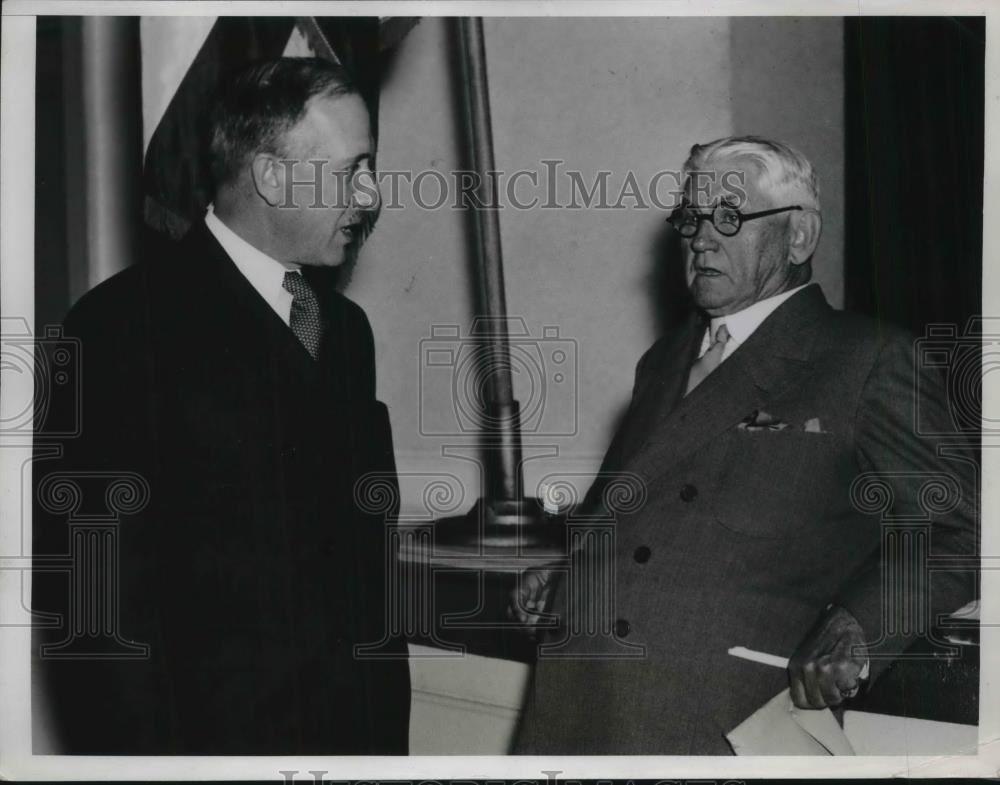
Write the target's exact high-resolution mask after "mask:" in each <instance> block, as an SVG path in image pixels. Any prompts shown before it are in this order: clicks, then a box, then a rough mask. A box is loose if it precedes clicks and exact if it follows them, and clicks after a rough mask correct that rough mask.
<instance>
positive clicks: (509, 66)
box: [347, 18, 844, 514]
mask: <svg viewBox="0 0 1000 785" xmlns="http://www.w3.org/2000/svg"><path fill="white" fill-rule="evenodd" d="M454 35H455V26H454V22H453V21H452V20H448V19H440V18H424V19H423V20H421V22H420V23H419V24H418V25H417V26H416V27H415V28H414V29H413V31H412V32H411V33H410V34H409V36H408V37H407V39H406V40H405V41H404V42H403V44H402V46H401V48H400V50H399V53H398V57H397V61H396V63H395V66H394V68H393V71H392V73H391V75H390V77H389V79H388V80H387V82H386V85H385V87H384V89H383V93H382V97H381V108H380V113H381V117H380V140H379V148H380V149H379V160H378V165H379V167H380V169H382V170H406V169H409V170H414V171H419V170H422V169H435V170H438V171H441V172H448V171H450V170H453V169H455V168H461V167H462V166H463V165H465V159H464V153H463V152H462V151H463V150H464V149H465V140H464V137H463V135H462V127H461V125H460V122H459V120H458V118H457V114H456V112H457V111H458V108H457V107H456V105H455V99H454V96H455V93H456V91H457V89H458V87H459V83H458V82H457V81H456V76H455V74H456V70H457V63H456V61H455V60H454V54H453V52H454V49H455V39H454ZM485 39H486V50H487V61H488V74H489V80H490V99H491V103H492V110H493V131H494V139H495V151H496V163H497V168H498V169H499V170H501V171H504V172H507V173H510V172H512V171H514V170H517V169H527V170H536V171H538V172H540V173H543V172H544V166H543V164H542V163H541V161H542V160H543V159H560V160H562V161H564V162H565V163H564V164H563V165H562V168H563V169H564V170H568V169H576V170H579V171H580V172H582V173H583V176H584V179H585V181H586V182H589V181H590V178H592V177H593V176H594V173H595V172H596V171H597V170H599V169H605V170H609V171H610V172H611V175H610V176H609V179H608V185H609V189H608V190H609V194H610V201H612V202H614V201H615V197H616V196H617V194H618V191H619V189H620V187H621V186H622V185H623V183H624V181H625V178H626V176H627V173H628V172H629V171H632V172H634V173H635V175H636V178H637V181H638V182H639V183H640V184H641V185H642V186H643V187H645V185H646V184H647V182H648V179H649V178H650V177H651V176H652V175H653V174H654V173H655V172H657V171H660V170H663V169H677V168H679V167H680V165H681V164H682V163H683V161H684V159H685V157H686V155H687V152H688V151H689V149H690V147H691V145H692V144H693V143H695V142H705V141H709V140H711V139H715V138H717V137H720V136H725V135H728V134H731V133H734V132H739V133H751V132H752V133H761V134H765V135H774V136H776V137H777V138H780V139H783V140H785V141H788V142H790V143H791V144H793V145H795V146H797V147H799V148H800V149H802V150H803V152H805V153H806V155H808V156H809V157H810V158H811V159H812V160H813V162H814V164H815V165H816V167H817V169H818V170H819V171H820V175H821V179H822V183H823V202H824V219H825V228H824V235H823V239H822V241H821V246H820V251H819V253H818V254H817V262H818V264H817V270H816V277H817V279H818V280H820V282H821V283H822V284H823V286H824V289H825V290H826V291H827V296H828V297H829V298H830V299H831V301H832V302H833V303H834V304H835V305H839V304H840V302H841V301H842V290H843V286H842V258H841V257H842V247H843V220H842V215H843V166H844V164H843V138H842V136H843V54H842V49H843V23H842V21H841V20H840V19H829V18H827V19H823V18H820V19H806V20H801V19H768V18H764V19H760V18H743V19H740V18H733V19H728V18H682V19H663V18H660V19H649V18H643V19H632V18H621V19H617V18H609V19H571V18H563V19H528V18H487V19H486V20H485ZM560 182H561V183H562V187H564V186H565V185H566V181H565V180H562V181H560ZM425 193H426V194H428V195H429V196H428V197H427V198H429V199H433V197H434V195H435V194H436V189H435V188H434V187H431V186H428V188H427V190H426V191H425ZM535 193H537V192H535V191H534V190H533V189H530V188H528V189H526V191H524V192H521V191H519V194H518V195H519V197H520V198H528V197H529V196H530V195H532V194H535ZM557 199H558V200H559V201H560V202H563V203H565V202H566V201H567V200H568V191H566V189H565V187H564V189H563V191H562V192H561V193H557ZM401 202H402V204H403V205H404V208H405V209H399V210H389V209H387V210H384V211H383V214H382V216H381V218H380V220H379V224H378V227H377V230H376V231H375V233H374V234H373V235H372V238H371V239H370V240H369V243H368V245H367V246H366V248H365V249H364V251H363V253H362V257H361V260H360V264H359V266H358V268H357V270H356V272H355V276H354V280H353V282H352V283H351V285H350V286H349V288H348V291H347V294H348V295H349V296H350V297H352V298H353V299H355V300H357V301H358V302H359V303H360V304H361V305H362V306H364V307H365V309H366V310H367V312H368V314H369V317H370V318H371V321H372V324H373V328H374V331H375V337H376V350H377V353H378V375H379V378H378V386H379V394H380V397H381V398H382V400H384V401H385V402H386V403H387V404H388V405H389V408H390V413H391V417H392V426H393V435H394V439H395V447H396V455H397V461H398V465H399V469H400V471H401V473H403V475H404V476H403V478H402V484H403V500H404V510H408V511H410V512H420V511H422V510H423V511H425V512H428V513H430V514H433V513H435V512H440V511H441V510H440V509H438V510H426V509H425V505H424V502H423V491H424V489H426V487H427V484H428V483H429V482H430V481H431V477H430V475H434V474H438V473H444V474H448V475H452V476H451V477H449V478H447V482H448V483H449V485H450V486H451V487H452V488H453V493H452V495H451V496H450V497H449V503H448V505H447V509H448V510H454V511H461V510H464V509H466V508H467V507H468V506H469V505H471V503H472V502H473V501H474V500H475V498H476V496H477V495H478V494H479V480H478V477H479V475H478V470H477V465H476V463H475V462H474V459H475V458H476V456H477V452H476V449H475V446H474V445H475V439H474V436H473V435H466V436H465V437H461V438H450V439H449V438H443V437H429V436H422V435H421V433H420V406H421V387H423V395H424V400H423V405H424V414H425V415H428V413H429V414H430V415H431V416H430V417H428V418H427V419H428V420H434V421H436V422H443V421H444V420H445V419H447V418H448V417H449V412H450V411H451V408H452V407H453V400H452V396H451V395H450V394H448V391H447V389H446V387H441V386H440V378H441V377H440V375H439V376H437V377H435V378H436V379H437V383H436V384H430V383H429V382H428V379H427V377H426V376H425V378H424V379H423V380H421V367H420V364H421V341H422V339H426V338H428V337H430V335H431V328H432V325H435V324H437V325H455V326H458V327H459V328H460V329H461V331H462V334H463V335H464V334H466V333H467V331H468V329H469V327H470V323H471V319H472V314H473V310H474V305H473V297H474V279H473V278H471V270H472V267H471V265H472V264H473V261H474V260H473V258H472V246H471V245H470V243H469V235H468V227H469V222H468V221H469V218H468V216H467V215H466V213H465V212H463V211H461V210H455V209H448V208H442V209H437V210H425V209H422V208H420V207H419V206H416V205H414V204H413V203H412V201H411V200H410V199H409V197H408V196H407V193H406V192H405V189H404V190H403V192H402V194H401ZM625 204H627V205H632V204H634V200H625ZM664 218H665V213H664V211H662V210H658V209H652V208H651V209H640V208H637V207H635V206H631V207H626V209H597V208H591V209H533V210H516V209H509V207H508V209H503V210H501V213H500V223H501V233H502V239H503V251H504V268H505V273H506V284H507V303H508V310H509V313H510V315H511V316H521V317H523V318H524V320H525V323H526V325H527V328H528V330H529V332H530V334H531V335H532V336H539V335H541V334H542V331H543V328H545V327H554V328H557V329H558V335H559V340H561V341H567V340H568V341H570V342H572V343H568V344H566V345H567V346H569V347H574V346H575V351H576V357H577V371H578V383H577V385H576V388H575V390H576V391H575V394H574V393H573V390H572V385H568V384H566V383H563V384H555V383H554V373H555V369H554V368H553V367H551V363H549V364H548V366H547V367H546V374H545V375H546V382H545V384H546V387H545V390H544V394H545V401H544V403H545V405H546V406H547V407H548V408H547V409H546V410H545V416H546V417H548V416H551V417H554V418H555V420H554V421H555V422H556V424H557V425H558V426H559V428H560V429H561V430H571V428H572V425H573V419H574V418H573V412H576V417H575V421H576V425H577V429H576V432H575V433H573V434H571V435H564V436H560V437H558V438H544V437H542V436H539V435H538V434H532V433H526V434H525V457H526V458H530V456H531V455H533V454H535V453H537V452H541V451H543V448H548V451H549V452H552V451H558V455H557V456H555V457H549V458H539V459H535V460H529V461H528V463H527V464H526V472H525V473H526V489H527V492H528V493H533V492H534V491H535V490H536V486H537V483H538V481H539V480H540V479H541V478H542V477H544V476H547V475H550V474H551V473H553V472H554V473H556V474H559V475H564V474H568V475H575V476H574V477H573V478H570V479H571V481H572V482H573V483H574V484H575V485H576V486H577V487H578V488H579V489H581V490H583V489H585V488H586V486H587V484H588V483H589V480H590V479H591V477H592V475H593V473H594V472H595V471H596V469H597V467H598V465H599V462H600V458H601V456H602V455H603V452H604V450H605V449H606V447H607V445H608V443H609V441H610V439H611V436H612V434H613V432H614V428H615V425H616V423H617V420H618V417H619V416H620V415H621V414H622V412H623V410H624V407H625V406H626V405H627V402H628V398H629V395H630V392H631V387H632V381H633V374H634V368H635V363H636V362H637V360H638V359H639V357H640V356H641V355H642V353H643V351H644V350H645V349H646V348H647V347H648V346H649V345H650V344H651V343H652V342H653V341H654V340H655V338H656V337H657V334H658V333H659V332H660V331H661V329H662V325H661V320H660V317H661V316H662V314H660V313H659V310H660V309H659V303H661V302H662V301H664V300H665V299H669V297H668V295H669V292H663V291H662V289H658V288H657V287H658V286H661V285H662V283H661V279H660V275H659V274H660V267H661V266H662V264H663V259H662V256H663V254H662V251H661V250H659V246H658V244H657V241H658V238H660V237H661V236H662V233H663V221H664ZM452 343H457V341H453V342H452ZM518 345H519V346H520V347H521V348H519V349H518V350H517V352H519V354H516V355H515V358H514V366H515V367H514V370H515V393H516V394H517V397H518V398H519V400H520V402H521V405H522V407H523V408H525V407H526V408H529V409H532V410H533V411H536V412H537V409H534V408H533V407H534V406H535V404H537V403H538V401H539V398H540V394H541V382H540V381H539V379H537V378H533V377H532V374H530V373H528V371H527V362H520V361H519V357H526V356H527V354H525V352H529V351H532V347H531V346H529V345H527V344H526V343H524V342H522V343H520V344H518ZM553 345H554V344H552V343H548V344H546V343H545V342H544V341H542V342H540V343H539V352H536V353H535V355H534V356H536V357H537V356H539V353H540V356H542V357H543V358H544V361H545V362H548V360H549V359H551V357H552V354H551V351H552V347H553ZM424 370H425V373H429V372H430V371H431V370H432V371H433V372H434V373H437V374H440V373H441V372H442V369H441V368H434V369H426V368H425V369H424ZM444 372H445V373H447V369H445V371H444ZM529 381H533V382H534V385H532V384H530V383H529ZM462 386H463V385H461V384H460V385H459V387H460V388H462ZM428 399H430V400H428ZM450 416H451V418H452V419H454V415H450ZM536 420H537V417H536ZM546 422H549V420H545V419H544V418H543V420H542V423H543V425H544V424H545V423H546ZM446 444H465V445H468V447H467V448H465V452H466V453H467V455H468V457H469V458H471V459H473V462H470V461H465V460H460V459H456V458H444V457H442V455H441V449H442V446H443V445H446ZM410 473H412V474H414V475H419V476H407V475H408V474H410Z"/></svg>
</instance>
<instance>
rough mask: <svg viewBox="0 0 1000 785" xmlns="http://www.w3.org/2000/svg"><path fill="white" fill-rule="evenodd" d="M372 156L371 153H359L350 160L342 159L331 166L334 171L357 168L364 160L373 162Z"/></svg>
mask: <svg viewBox="0 0 1000 785" xmlns="http://www.w3.org/2000/svg"><path fill="white" fill-rule="evenodd" d="M374 157H375V156H374V155H373V154H372V153H359V154H358V155H355V156H354V157H352V158H342V159H341V160H339V161H336V162H335V163H334V164H333V168H334V169H351V168H353V167H355V166H357V165H358V164H359V163H361V162H362V161H364V160H365V159H367V160H369V161H371V160H374Z"/></svg>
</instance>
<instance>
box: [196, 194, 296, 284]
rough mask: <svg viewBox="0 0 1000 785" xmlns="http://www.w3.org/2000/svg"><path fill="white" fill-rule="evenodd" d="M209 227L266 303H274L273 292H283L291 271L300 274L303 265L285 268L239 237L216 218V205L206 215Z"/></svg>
mask: <svg viewBox="0 0 1000 785" xmlns="http://www.w3.org/2000/svg"><path fill="white" fill-rule="evenodd" d="M205 226H206V227H208V231H210V232H211V233H212V234H213V235H214V236H215V239H216V240H218V241H219V245H221V246H222V249H223V250H224V251H225V252H226V253H227V254H228V255H229V258H230V259H232V260H233V263H234V264H235V265H236V266H237V267H238V268H239V270H240V272H241V273H243V276H244V277H245V278H246V279H247V280H248V281H249V282H250V283H251V285H252V286H253V287H254V289H256V290H257V291H258V292H260V293H261V294H264V296H265V298H266V299H270V297H269V296H268V293H271V292H273V291H274V290H275V289H276V288H277V290H278V291H281V290H282V283H283V282H284V280H285V273H286V272H287V271H288V270H293V271H298V270H299V265H297V264H291V263H289V264H283V263H282V262H279V261H278V260H277V259H275V258H273V257H271V256H268V255H267V254H266V253H264V252H263V251H261V250H260V249H259V248H255V247H254V246H252V245H251V244H250V243H248V242H247V241H246V240H244V239H243V238H242V237H240V236H239V235H238V234H236V232H234V231H233V230H232V229H230V228H229V227H228V226H226V225H225V224H224V223H223V222H222V221H221V220H220V219H219V216H217V215H216V214H215V206H214V205H209V206H208V212H206V213H205Z"/></svg>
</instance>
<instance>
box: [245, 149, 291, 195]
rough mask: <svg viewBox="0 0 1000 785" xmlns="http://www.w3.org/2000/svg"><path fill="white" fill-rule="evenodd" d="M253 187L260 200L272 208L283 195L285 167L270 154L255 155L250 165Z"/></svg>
mask: <svg viewBox="0 0 1000 785" xmlns="http://www.w3.org/2000/svg"><path fill="white" fill-rule="evenodd" d="M250 172H251V174H252V176H253V187H254V188H255V189H256V190H257V193H258V195H259V196H260V198H261V199H263V200H264V201H265V202H267V203H268V204H269V205H271V206H272V207H274V206H275V205H277V204H280V203H281V199H282V197H283V196H284V193H285V166H284V165H283V164H282V163H281V162H280V161H279V160H278V158H277V156H275V155H272V154H271V153H257V155H255V156H254V157H253V162H252V163H251V164H250Z"/></svg>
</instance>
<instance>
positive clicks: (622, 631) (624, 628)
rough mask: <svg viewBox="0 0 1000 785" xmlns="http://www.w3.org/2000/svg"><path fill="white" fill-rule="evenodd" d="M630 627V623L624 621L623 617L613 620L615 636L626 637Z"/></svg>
mask: <svg viewBox="0 0 1000 785" xmlns="http://www.w3.org/2000/svg"><path fill="white" fill-rule="evenodd" d="M631 629H632V625H630V624H629V623H628V622H627V621H625V619H619V620H618V621H616V622H615V637H616V638H627V637H628V634H629V631H630V630H631Z"/></svg>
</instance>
